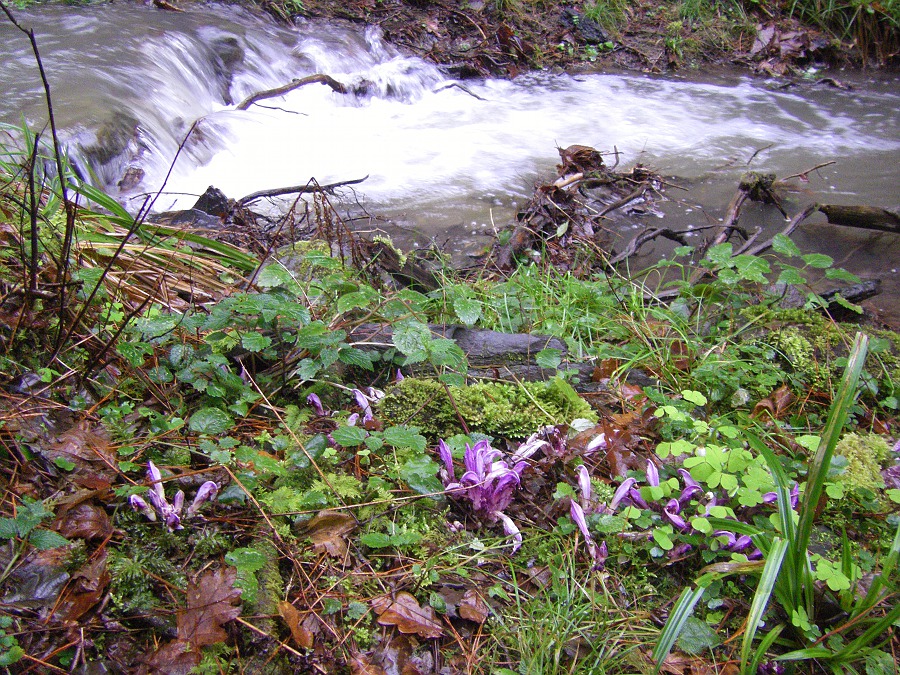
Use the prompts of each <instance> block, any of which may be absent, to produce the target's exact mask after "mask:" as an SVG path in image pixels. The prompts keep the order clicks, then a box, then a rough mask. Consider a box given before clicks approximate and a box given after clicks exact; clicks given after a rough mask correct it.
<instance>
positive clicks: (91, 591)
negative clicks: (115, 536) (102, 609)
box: [55, 550, 109, 621]
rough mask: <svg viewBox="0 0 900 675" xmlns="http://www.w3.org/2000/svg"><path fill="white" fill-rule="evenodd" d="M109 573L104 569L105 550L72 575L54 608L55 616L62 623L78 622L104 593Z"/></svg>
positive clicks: (107, 584)
mask: <svg viewBox="0 0 900 675" xmlns="http://www.w3.org/2000/svg"><path fill="white" fill-rule="evenodd" d="M107 586H109V572H108V571H107V569H106V550H103V551H101V552H100V553H99V554H98V555H97V556H96V557H95V558H94V560H92V561H91V562H89V563H87V564H86V565H84V566H82V567H81V568H80V569H79V570H78V571H77V572H75V573H74V574H72V578H71V579H70V580H69V583H68V584H67V585H66V588H65V591H64V592H63V594H62V596H61V597H60V600H59V603H58V604H57V606H56V612H55V614H56V616H57V617H59V619H61V620H62V621H78V619H80V618H81V617H82V616H84V615H85V614H86V613H87V612H88V611H90V610H91V609H92V608H93V607H94V606H95V605H96V604H97V603H98V602H100V599H101V598H102V597H103V595H104V593H106V587H107Z"/></svg>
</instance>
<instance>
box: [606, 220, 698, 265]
mask: <svg viewBox="0 0 900 675" xmlns="http://www.w3.org/2000/svg"><path fill="white" fill-rule="evenodd" d="M684 236H685V233H684V232H675V231H674V230H671V229H669V228H668V227H654V228H650V229H647V230H644V231H643V232H641V234H639V235H638V236H637V237H635V238H634V239H632V240H631V242H630V243H629V244H628V246H626V247H625V249H624V250H623V251H622V252H621V253H619V254H617V255H616V256H614V257H613V258H611V259H610V260H609V264H610V265H618V264H619V263H620V262H622V261H623V260H625V259H626V258H630V257H631V256H633V255H635V254H636V253H637V252H638V251H639V250H640V249H641V247H642V246H643V245H644V244H647V243H649V242H651V241H653V240H655V239H658V238H659V237H664V238H666V239H670V240H671V241H675V242H678V243H679V244H681V245H682V246H686V245H687V242H686V241H685V239H684Z"/></svg>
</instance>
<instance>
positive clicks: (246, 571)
mask: <svg viewBox="0 0 900 675" xmlns="http://www.w3.org/2000/svg"><path fill="white" fill-rule="evenodd" d="M225 562H226V563H228V564H229V565H231V566H233V567H234V568H235V569H236V570H237V575H236V578H235V580H234V588H237V589H240V591H241V599H242V600H244V601H245V602H247V603H254V602H256V597H257V593H258V591H259V582H258V581H257V579H256V572H258V571H259V570H261V569H262V568H263V567H265V565H266V557H265V556H264V555H263V554H262V553H260V552H259V551H257V550H255V549H252V548H236V549H234V550H233V551H230V552H228V553H226V554H225Z"/></svg>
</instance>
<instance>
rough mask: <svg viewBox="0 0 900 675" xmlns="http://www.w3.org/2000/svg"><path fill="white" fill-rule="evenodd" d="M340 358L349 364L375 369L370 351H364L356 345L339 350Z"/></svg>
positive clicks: (342, 361)
mask: <svg viewBox="0 0 900 675" xmlns="http://www.w3.org/2000/svg"><path fill="white" fill-rule="evenodd" d="M338 360H339V361H340V362H341V363H346V364H347V365H348V366H357V367H358V368H364V369H366V370H374V367H373V365H372V357H371V356H370V355H369V352H364V351H363V350H362V349H357V348H356V347H344V348H343V349H340V350H338Z"/></svg>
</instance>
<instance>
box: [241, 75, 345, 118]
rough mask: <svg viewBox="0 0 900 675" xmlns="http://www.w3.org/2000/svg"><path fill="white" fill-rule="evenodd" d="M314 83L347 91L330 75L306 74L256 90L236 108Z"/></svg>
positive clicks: (243, 107) (245, 107) (338, 91)
mask: <svg viewBox="0 0 900 675" xmlns="http://www.w3.org/2000/svg"><path fill="white" fill-rule="evenodd" d="M315 83H319V84H327V85H328V86H329V87H331V88H332V89H333V90H334V91H336V92H337V93H339V94H346V93H347V92H348V91H349V90H348V89H347V87H346V86H345V85H343V84H341V83H340V82H338V81H337V80H335V79H334V78H333V77H331V76H330V75H322V74H321V73H319V74H316V75H308V76H306V77H302V78H300V79H299V80H294V81H293V82H289V83H288V84H285V85H282V86H280V87H275V88H274V89H266V90H265V91H258V92H256V93H255V94H252V95H250V96H248V97H247V98H245V99H244V100H243V101H241V102H240V103H238V105H237V108H236V110H246V109H247V108H249V107H250V106H251V105H253V104H254V103H256V102H257V101H263V100H265V99H267V98H277V97H278V96H284V95H285V94H287V93H288V92H292V91H294V89H299V88H300V87H303V86H305V85H307V84H315Z"/></svg>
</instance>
